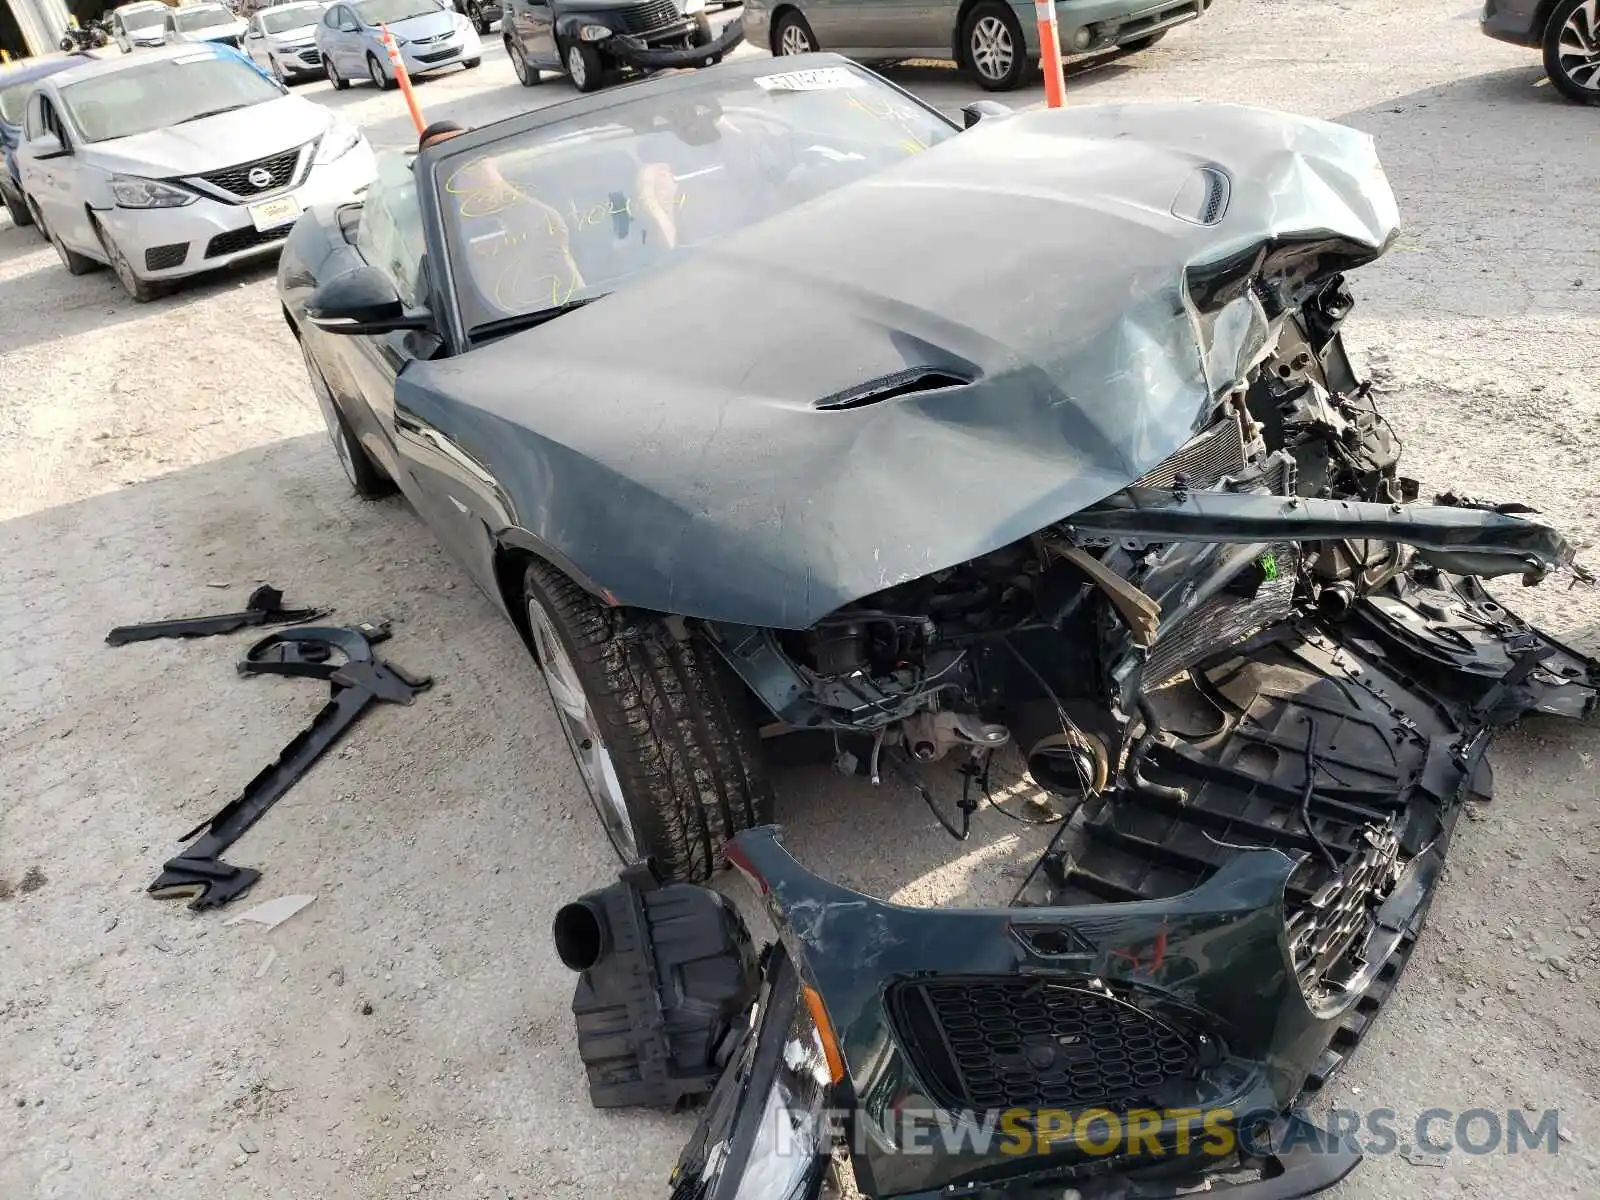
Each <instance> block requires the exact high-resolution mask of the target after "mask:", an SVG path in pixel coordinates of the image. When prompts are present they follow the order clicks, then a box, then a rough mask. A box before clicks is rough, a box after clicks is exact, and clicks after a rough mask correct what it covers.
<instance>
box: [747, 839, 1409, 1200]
mask: <svg viewBox="0 0 1600 1200" xmlns="http://www.w3.org/2000/svg"><path fill="white" fill-rule="evenodd" d="M728 857H729V860H730V862H732V863H733V865H734V866H736V867H737V868H738V869H739V870H740V871H741V872H742V873H743V874H744V875H745V876H746V877H747V878H748V879H749V880H750V882H751V883H752V885H753V886H754V887H755V888H756V890H757V891H758V893H759V894H760V895H761V896H762V897H763V898H764V900H765V901H766V903H767V905H768V908H769V910H770V911H771V913H772V915H773V917H774V919H775V921H776V923H777V925H778V928H779V930H780V940H781V941H782V944H783V947H784V951H785V954H786V956H787V957H789V958H791V959H792V960H793V961H794V962H795V963H796V965H797V969H798V971H799V975H800V979H801V982H802V984H803V985H804V986H806V987H809V988H812V989H814V990H815V993H816V995H817V996H818V997H819V998H820V1005H821V1007H822V1009H823V1010H824V1011H825V1013H826V1015H827V1018H828V1021H829V1023H830V1025H831V1028H832V1030H833V1031H834V1033H835V1035H836V1037H837V1043H838V1048H839V1051H840V1054H841V1057H842V1063H843V1075H842V1082H841V1085H840V1091H841V1092H842V1093H843V1095H842V1096H841V1097H840V1099H839V1101H838V1102H839V1103H840V1104H842V1105H845V1106H847V1107H850V1108H852V1109H853V1111H854V1114H855V1116H854V1120H855V1123H856V1129H855V1130H854V1135H853V1142H852V1146H851V1151H852V1162H853V1166H854V1170H855V1174H856V1179H857V1181H858V1183H860V1185H861V1188H862V1190H863V1192H864V1193H866V1194H867V1195H871V1196H878V1197H888V1196H894V1197H917V1198H919V1200H921V1198H922V1197H934V1196H939V1197H943V1198H944V1200H950V1198H951V1197H956V1196H979V1195H994V1196H1000V1195H1003V1196H1006V1197H1011V1196H1016V1197H1019V1198H1020V1197H1029V1198H1030V1200H1031V1197H1033V1195H1034V1194H1035V1193H1034V1192H1033V1191H1032V1190H1030V1189H1031V1188H1032V1187H1033V1186H1034V1183H1035V1182H1036V1181H1037V1180H1039V1179H1040V1177H1041V1176H1047V1177H1048V1179H1049V1180H1050V1182H1051V1186H1053V1188H1054V1191H1050V1192H1039V1193H1038V1195H1039V1196H1041V1197H1042V1196H1044V1195H1046V1194H1048V1195H1056V1196H1059V1195H1060V1194H1061V1189H1062V1187H1064V1186H1069V1185H1070V1186H1073V1187H1076V1188H1078V1189H1079V1190H1080V1191H1081V1190H1083V1189H1084V1188H1086V1187H1091V1185H1095V1181H1101V1182H1104V1181H1105V1180H1106V1178H1107V1176H1127V1177H1129V1178H1135V1177H1137V1178H1140V1179H1141V1180H1146V1181H1151V1182H1152V1183H1154V1184H1159V1185H1163V1186H1170V1187H1171V1188H1172V1190H1171V1191H1170V1192H1163V1191H1160V1190H1155V1191H1148V1192H1146V1191H1141V1192H1139V1193H1138V1194H1140V1195H1150V1196H1161V1195H1163V1194H1168V1195H1178V1194H1180V1192H1181V1191H1182V1190H1183V1189H1188V1188H1195V1187H1199V1186H1204V1185H1208V1184H1209V1185H1210V1186H1211V1187H1212V1188H1213V1189H1214V1190H1217V1191H1219V1192H1220V1193H1221V1194H1225V1195H1232V1196H1237V1197H1239V1198H1240V1200H1243V1198H1245V1197H1250V1198H1252V1200H1268V1198H1272V1200H1287V1198H1289V1197H1299V1196H1308V1195H1312V1194H1314V1193H1316V1192H1319V1191H1322V1190H1323V1189H1325V1188H1328V1187H1331V1186H1333V1185H1334V1184H1335V1183H1337V1182H1338V1181H1339V1180H1340V1179H1342V1178H1343V1177H1344V1176H1345V1175H1347V1174H1348V1173H1349V1172H1350V1171H1351V1170H1353V1169H1354V1167H1355V1166H1356V1165H1357V1164H1358V1163H1359V1162H1360V1160H1361V1155H1360V1153H1359V1151H1358V1150H1356V1149H1355V1148H1354V1147H1352V1146H1348V1145H1345V1144H1341V1143H1338V1142H1337V1141H1336V1140H1334V1139H1332V1138H1329V1137H1328V1136H1327V1135H1325V1134H1319V1135H1318V1136H1316V1137H1310V1138H1306V1137H1300V1138H1294V1137H1287V1136H1286V1135H1287V1134H1288V1133H1289V1132H1293V1130H1291V1126H1292V1125H1293V1124H1294V1123H1295V1122H1297V1121H1299V1120H1300V1119H1299V1118H1297V1117H1294V1116H1291V1115H1289V1110H1290V1106H1291V1105H1292V1104H1293V1103H1294V1102H1295V1100H1296V1098H1297V1097H1298V1095H1299V1094H1300V1091H1301V1087H1302V1085H1303V1084H1304V1082H1305V1080H1306V1079H1307V1077H1308V1076H1309V1075H1310V1074H1311V1073H1312V1071H1313V1070H1314V1068H1315V1066H1316V1064H1317V1062H1318V1060H1319V1058H1320V1057H1321V1056H1322V1055H1323V1054H1324V1053H1325V1051H1326V1049H1327V1047H1328V1044H1329V1041H1330V1039H1331V1038H1332V1037H1333V1035H1334V1033H1335V1031H1336V1030H1337V1029H1338V1027H1339V1025H1340V1022H1341V1020H1342V1019H1343V1012H1342V1009H1341V1010H1339V1011H1320V1012H1319V1011H1314V1010H1313V1008H1312V1006H1311V1004H1310V1003H1309V1002H1308V1000H1307V999H1306V996H1305V994H1304V992H1303V991H1302V990H1301V987H1300V984H1299V982H1298V979H1297V976H1296V973H1295V967H1294V963H1293V962H1292V960H1291V959H1290V957H1289V955H1288V953H1287V951H1286V943H1285V934H1284V931H1285V927H1286V926H1285V921H1286V914H1285V904H1284V893H1285V888H1286V886H1287V885H1288V883H1289V880H1290V877H1291V876H1292V875H1293V874H1294V871H1295V868H1296V863H1295V862H1294V861H1293V860H1291V858H1290V857H1289V856H1287V855H1284V854H1281V853H1279V852H1277V851H1270V850H1262V851H1255V852H1250V853H1245V854H1241V855H1239V856H1238V857H1237V858H1235V859H1234V860H1233V861H1232V862H1231V863H1229V864H1227V865H1226V866H1224V867H1223V868H1222V869H1221V870H1219V871H1218V872H1217V873H1216V875H1215V876H1213V877H1212V878H1211V879H1210V880H1208V881H1207V882H1206V883H1204V884H1203V885H1201V886H1199V887H1197V888H1195V889H1193V890H1192V891H1190V892H1188V893H1185V894H1184V895H1181V896H1177V897H1173V898H1171V899H1170V900H1165V901H1162V902H1158V903H1151V902H1145V903H1121V904H1102V905H1089V906H1078V907H1069V908H1017V909H999V910H959V909H920V908H904V907H901V906H898V905H894V904H888V903H884V902H882V901H879V900H876V899H873V898H872V897H869V896H866V895H863V894H861V893H858V892H853V891H850V890H849V889H847V888H843V887H840V886H838V885H836V884H833V883H830V882H828V881H826V880H824V879H821V878H820V877H818V876H816V875H813V874H811V873H810V872H808V871H806V870H805V869H804V868H803V867H801V866H800V865H799V864H798V863H797V862H796V861H795V860H794V859H793V858H792V857H790V855H789V854H788V852H787V851H785V850H784V848H783V847H782V846H781V844H780V843H779V842H778V839H777V831H776V830H775V829H773V828H771V827H767V828H763V829H756V830H752V831H750V832H748V833H744V834H741V835H739V836H738V837H737V838H736V839H735V840H734V842H733V843H732V845H731V846H730V848H729V852H728ZM1437 869H1438V862H1437V859H1436V858H1435V857H1434V856H1433V855H1431V854H1425V855H1422V856H1419V857H1418V859H1417V860H1415V862H1414V864H1413V866H1412V868H1411V869H1410V870H1409V871H1408V877H1407V879H1406V880H1405V881H1404V882H1402V884H1401V885H1400V886H1398V887H1397V888H1396V889H1395V892H1394V894H1393V896H1392V897H1391V900H1390V901H1389V902H1388V903H1387V904H1386V905H1385V906H1384V909H1385V911H1384V912H1383V913H1382V915H1381V918H1380V920H1379V921H1378V922H1377V926H1376V928H1375V929H1374V931H1373V934H1372V937H1371V940H1370V942H1369V943H1368V945H1367V947H1366V951H1367V961H1368V962H1369V964H1370V968H1369V969H1370V971H1371V972H1372V974H1373V977H1374V978H1376V976H1377V973H1378V972H1379V970H1380V969H1381V968H1382V965H1383V964H1384V963H1385V962H1386V961H1387V959H1388V958H1389V954H1390V951H1391V950H1392V949H1393V947H1394V946H1395V945H1398V944H1399V942H1400V941H1401V939H1402V938H1403V937H1404V936H1406V931H1407V929H1408V927H1409V926H1410V925H1411V923H1412V921H1413V919H1414V918H1416V916H1417V914H1418V910H1420V908H1421V907H1423V906H1424V904H1425V900H1426V897H1427V894H1428V892H1429V891H1430V889H1431V886H1432V883H1433V880H1434V879H1435V878H1436V876H1437ZM1352 984H1353V986H1352V988H1351V997H1352V1002H1353V1001H1354V997H1356V996H1359V995H1360V994H1361V993H1362V992H1363V991H1364V988H1363V987H1362V985H1361V984H1362V981H1360V980H1353V981H1352ZM1089 1114H1099V1115H1098V1116H1095V1117H1092V1118H1091V1117H1090V1116H1089ZM1085 1120H1093V1121H1097V1122H1099V1124H1098V1125H1095V1126H1094V1127H1093V1132H1092V1134H1088V1135H1086V1134H1085V1130H1086V1128H1088V1127H1087V1126H1085V1125H1084V1121H1085ZM963 1122H971V1123H972V1124H971V1126H970V1127H969V1129H968V1131H967V1136H965V1137H963V1138H960V1139H958V1140H957V1141H956V1142H955V1143H954V1144H952V1142H951V1140H950V1139H949V1138H948V1137H947V1136H945V1135H946V1134H947V1133H948V1131H949V1130H951V1129H952V1128H959V1127H960V1126H961V1125H962V1124H963ZM986 1122H987V1126H988V1129H989V1133H988V1134H987V1135H985V1134H983V1133H982V1129H983V1128H984V1126H985V1123H986ZM1302 1123H1303V1122H1302ZM974 1129H975V1130H977V1131H978V1132H976V1133H973V1132H972V1130H974ZM1202 1129H1203V1130H1204V1131H1205V1134H1206V1135H1207V1136H1206V1137H1202V1136H1201V1131H1202ZM1299 1132H1300V1133H1301V1134H1304V1132H1305V1131H1304V1130H1300V1131H1299ZM1108 1137H1109V1138H1110V1139H1111V1144H1110V1146H1109V1148H1108V1145H1107V1139H1108ZM1285 1146H1288V1147H1293V1149H1289V1150H1285V1151H1283V1152H1282V1153H1280V1152H1279V1151H1280V1149H1281V1148H1283V1147H1285ZM1239 1170H1247V1171H1248V1170H1259V1171H1260V1172H1261V1174H1262V1178H1261V1179H1260V1180H1258V1181H1255V1182H1251V1183H1250V1184H1248V1186H1244V1187H1239V1188H1238V1190H1232V1189H1229V1188H1226V1187H1222V1186H1219V1184H1220V1181H1219V1180H1216V1179H1214V1178H1213V1176H1215V1175H1216V1174H1217V1173H1218V1172H1222V1171H1228V1172H1234V1171H1239ZM1280 1170H1282V1171H1285V1172H1286V1173H1285V1174H1281V1175H1275V1174H1274V1173H1275V1172H1277V1171H1280ZM1096 1194H1098V1193H1096Z"/></svg>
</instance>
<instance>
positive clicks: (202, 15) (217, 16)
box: [166, 4, 245, 49]
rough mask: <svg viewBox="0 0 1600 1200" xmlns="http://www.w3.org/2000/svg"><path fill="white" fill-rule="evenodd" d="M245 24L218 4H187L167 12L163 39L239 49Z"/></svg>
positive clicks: (242, 43)
mask: <svg viewBox="0 0 1600 1200" xmlns="http://www.w3.org/2000/svg"><path fill="white" fill-rule="evenodd" d="M244 30H245V21H244V19H243V18H242V17H240V16H239V14H238V13H236V12H234V11H233V10H232V9H231V8H227V7H226V6H224V5H221V4H186V5H184V6H183V7H182V8H172V9H168V10H167V15H166V35H167V41H168V42H169V43H172V42H222V43H224V44H225V45H229V46H232V47H234V48H235V49H241V48H243V46H244Z"/></svg>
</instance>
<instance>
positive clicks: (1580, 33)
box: [1544, 0, 1600, 104]
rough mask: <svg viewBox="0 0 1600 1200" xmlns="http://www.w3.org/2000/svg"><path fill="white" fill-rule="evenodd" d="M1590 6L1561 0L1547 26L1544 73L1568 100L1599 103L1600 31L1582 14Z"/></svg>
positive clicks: (1579, 0)
mask: <svg viewBox="0 0 1600 1200" xmlns="http://www.w3.org/2000/svg"><path fill="white" fill-rule="evenodd" d="M1587 3H1588V0H1560V3H1558V4H1557V5H1556V6H1555V9H1554V10H1553V11H1552V12H1551V13H1550V20H1549V22H1548V23H1547V24H1546V25H1545V27H1544V73H1545V74H1546V75H1547V76H1548V77H1549V79H1550V84H1551V86H1552V87H1554V88H1555V89H1556V91H1558V92H1560V93H1561V94H1562V95H1563V96H1565V97H1566V98H1567V99H1568V100H1571V101H1573V102H1574V103H1577V104H1600V28H1596V27H1595V25H1594V24H1593V23H1592V22H1590V21H1589V20H1588V19H1587V16H1586V13H1584V12H1580V11H1579V10H1580V9H1585V8H1586V7H1587ZM1563 41H1565V42H1566V47H1565V49H1563V47H1562V42H1563Z"/></svg>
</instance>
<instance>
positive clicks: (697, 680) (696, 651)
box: [523, 562, 772, 882]
mask: <svg viewBox="0 0 1600 1200" xmlns="http://www.w3.org/2000/svg"><path fill="white" fill-rule="evenodd" d="M523 594H524V595H523V599H524V603H525V605H526V612H527V616H528V629H529V634H530V639H531V641H532V643H533V649H534V653H535V654H536V655H537V656H538V660H539V669H540V671H541V672H542V673H543V675H544V679H545V683H546V684H547V685H548V687H549V689H550V698H551V700H552V701H553V702H554V704H555V709H556V719H557V721H558V722H559V723H560V725H561V728H562V732H563V733H564V734H565V735H566V739H567V744H568V746H569V747H570V748H571V750H572V754H573V757H574V758H575V759H576V760H577V766H578V773H579V775H580V776H581V777H582V780H583V784H584V787H585V789H586V790H587V791H588V793H589V798H590V800H591V802H592V803H593V804H594V806H595V810H596V811H597V812H598V813H599V815H600V820H601V823H602V825H603V826H604V827H605V831H606V836H607V837H608V838H609V839H610V841H611V844H612V847H613V848H614V849H615V850H616V852H617V854H618V856H619V857H620V858H622V860H623V861H624V862H635V861H638V860H640V859H644V858H652V859H654V860H655V863H656V866H657V868H658V869H659V871H660V872H661V874H662V875H663V876H664V877H666V878H667V879H672V880H683V881H687V882H701V881H703V880H705V879H707V878H709V877H710V876H711V874H712V872H714V871H715V870H716V869H717V868H718V867H720V866H721V865H722V864H723V861H724V855H723V851H724V847H726V845H727V843H728V840H729V839H730V838H732V837H733V835H734V834H736V833H738V832H740V831H741V830H744V829H749V828H751V827H753V826H756V825H763V824H766V823H767V822H769V821H770V820H771V819H772V789H771V786H770V785H769V784H768V782H767V779H766V771H765V769H764V766H763V763H762V753H761V739H760V737H759V736H758V735H757V733H756V726H755V721H754V720H753V719H752V718H751V716H750V714H749V711H748V704H747V695H746V693H745V692H744V691H743V689H742V685H740V684H739V683H738V681H737V680H736V679H734V678H733V677H732V675H731V673H730V672H729V671H728V668H727V667H726V666H725V665H724V664H723V663H722V661H721V659H720V658H718V657H717V652H716V650H715V649H713V648H712V647H711V646H710V645H708V644H707V643H706V642H705V641H704V640H703V639H701V638H700V637H698V636H694V635H691V636H689V637H688V638H686V639H684V640H679V639H678V638H676V637H674V636H673V634H672V632H671V631H670V630H669V629H668V628H667V626H666V625H665V624H664V623H663V622H662V621H660V620H659V619H657V618H655V617H653V616H650V615H648V614H643V613H637V612H632V611H630V610H628V609H621V608H607V607H604V606H602V605H600V604H599V603H597V602H596V601H595V600H594V599H593V598H592V597H590V596H589V594H588V593H587V592H585V591H583V589H581V588H579V587H578V586H577V585H576V584H574V583H573V582H572V581H571V580H570V579H568V578H567V577H566V576H564V575H562V574H561V573H560V572H559V571H557V570H555V569H554V568H553V567H551V566H549V565H548V564H546V563H543V562H535V563H533V564H531V565H530V566H529V567H528V569H527V573H526V575H525V577H524V580H523Z"/></svg>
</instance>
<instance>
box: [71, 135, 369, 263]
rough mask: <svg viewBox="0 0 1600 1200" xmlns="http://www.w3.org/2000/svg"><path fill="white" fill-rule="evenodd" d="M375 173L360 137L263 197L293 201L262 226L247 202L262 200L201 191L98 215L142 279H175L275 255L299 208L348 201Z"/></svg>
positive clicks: (303, 208)
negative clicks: (279, 217)
mask: <svg viewBox="0 0 1600 1200" xmlns="http://www.w3.org/2000/svg"><path fill="white" fill-rule="evenodd" d="M376 174H377V163H376V162H375V161H374V159H373V154H372V147H371V145H369V144H368V142H367V140H366V139H365V138H362V139H361V140H360V141H358V142H357V143H356V144H355V145H354V146H353V147H351V148H350V149H349V150H347V151H345V153H344V154H342V155H340V156H339V157H338V158H337V159H335V160H334V161H333V162H331V163H326V164H323V165H320V166H318V165H313V166H312V167H311V169H310V171H309V172H308V173H307V174H306V178H305V182H303V183H302V184H300V186H299V187H296V188H294V189H292V190H290V191H287V192H278V193H273V194H270V195H268V196H267V197H265V199H266V200H276V199H280V198H282V197H285V196H293V197H294V198H295V200H296V201H297V202H298V209H297V210H296V211H295V213H294V215H293V216H290V217H289V218H288V219H287V220H284V221H283V222H282V223H281V224H274V225H271V226H270V227H268V228H265V229H258V228H257V227H256V223H255V221H254V219H253V218H252V217H251V208H252V206H253V205H254V204H259V203H261V202H262V199H263V198H257V199H255V200H252V201H250V202H248V203H245V202H241V203H238V204H228V203H224V202H223V201H221V200H216V199H212V198H211V197H209V196H201V197H199V198H198V199H196V200H195V201H194V202H193V203H191V204H186V205H184V206H182V207H181V208H151V209H132V208H110V209H105V210H102V211H100V212H99V213H98V214H97V215H98V216H99V218H100V220H101V221H103V222H104V223H105V225H106V228H107V229H109V230H110V232H111V234H112V236H113V237H114V238H116V241H117V245H118V247H119V248H120V249H121V250H122V252H123V254H124V255H126V256H127V259H128V262H129V263H130V264H132V266H133V270H134V273H135V274H136V275H138V276H139V277H140V278H141V279H150V280H161V279H182V278H184V277H186V276H189V275H196V274H199V273H201V272H203V271H211V270H215V269H216V268H218V267H225V266H228V265H229V264H231V263H236V262H239V261H241V260H244V259H249V258H255V257H258V256H260V255H264V254H273V253H276V252H277V250H278V248H279V247H280V246H281V245H282V244H283V240H284V239H285V238H287V237H288V236H289V230H290V229H292V228H293V227H294V222H295V220H296V219H298V216H299V213H300V212H303V211H305V210H306V209H308V208H311V207H312V206H313V205H317V204H338V203H342V202H344V201H347V200H350V199H352V198H353V197H354V196H356V195H358V194H359V193H360V192H362V191H363V190H365V189H366V187H367V185H368V184H370V183H371V182H372V179H373V177H374V176H375V175H376Z"/></svg>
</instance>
